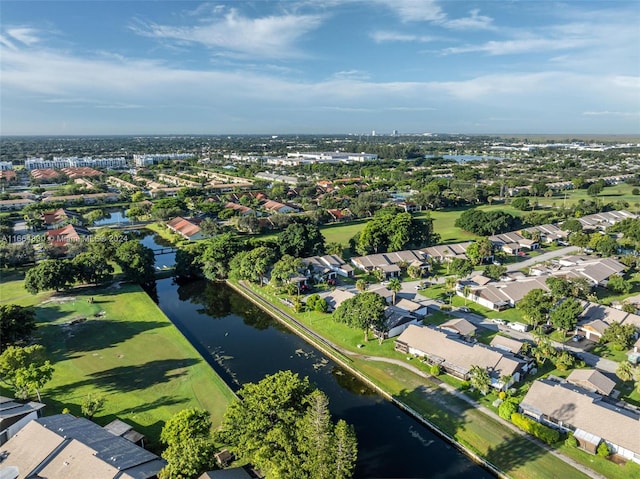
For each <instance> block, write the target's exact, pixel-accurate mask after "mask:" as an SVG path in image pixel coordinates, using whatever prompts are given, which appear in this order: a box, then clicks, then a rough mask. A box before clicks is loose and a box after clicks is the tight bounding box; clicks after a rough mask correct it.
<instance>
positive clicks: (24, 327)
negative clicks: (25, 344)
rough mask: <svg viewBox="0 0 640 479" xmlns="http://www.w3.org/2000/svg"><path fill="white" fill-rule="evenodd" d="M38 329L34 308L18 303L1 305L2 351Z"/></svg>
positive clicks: (0, 335) (0, 349) (0, 348)
mask: <svg viewBox="0 0 640 479" xmlns="http://www.w3.org/2000/svg"><path fill="white" fill-rule="evenodd" d="M35 329H36V313H35V311H34V309H33V308H25V307H22V306H19V305H17V304H2V305H0V351H3V350H4V348H5V347H6V346H8V345H10V344H14V343H17V342H20V341H24V340H26V339H27V338H29V336H31V334H32V333H33V332H34V331H35Z"/></svg>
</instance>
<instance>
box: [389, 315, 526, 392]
mask: <svg viewBox="0 0 640 479" xmlns="http://www.w3.org/2000/svg"><path fill="white" fill-rule="evenodd" d="M395 348H396V350H398V351H401V352H403V353H408V354H413V355H416V356H422V357H425V358H427V360H428V361H429V362H430V363H432V364H438V365H440V367H441V368H442V369H443V370H444V371H445V372H446V373H447V374H450V375H452V376H455V377H457V378H460V379H463V380H468V379H469V377H470V376H469V373H470V371H471V368H472V367H473V366H480V367H482V368H486V369H487V371H488V373H489V375H490V377H491V386H492V387H494V388H497V389H500V390H502V389H504V388H508V387H509V386H510V385H511V384H513V383H514V382H518V381H519V380H520V374H521V373H522V372H526V371H527V370H528V369H529V364H528V363H527V362H526V361H524V360H522V359H519V358H517V357H515V356H513V355H511V354H509V353H506V352H504V351H500V350H497V349H493V348H491V347H489V346H485V345H484V344H480V343H477V342H476V343H470V342H468V341H465V340H463V339H462V338H461V337H460V336H459V335H457V334H452V333H449V332H447V331H443V330H442V329H437V328H433V327H428V326H422V327H421V326H415V325H410V326H409V327H407V329H405V330H404V332H403V333H402V334H401V335H400V336H399V337H398V339H396V342H395ZM505 377H506V378H508V381H506V382H505V381H504V378H505Z"/></svg>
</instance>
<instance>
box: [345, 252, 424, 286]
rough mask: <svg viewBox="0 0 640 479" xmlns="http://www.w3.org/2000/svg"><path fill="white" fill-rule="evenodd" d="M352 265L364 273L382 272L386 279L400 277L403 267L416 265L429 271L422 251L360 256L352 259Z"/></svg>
mask: <svg viewBox="0 0 640 479" xmlns="http://www.w3.org/2000/svg"><path fill="white" fill-rule="evenodd" d="M351 263H352V264H353V265H354V266H355V267H356V268H359V269H361V270H364V271H374V270H379V271H382V272H383V273H384V276H385V279H389V278H395V277H399V276H400V272H401V269H400V266H401V265H406V266H410V265H416V266H418V267H420V268H421V269H423V270H425V271H426V270H427V269H428V265H427V263H426V256H425V254H424V253H423V252H422V251H420V250H404V251H393V252H389V253H377V254H370V255H366V256H358V257H355V258H351Z"/></svg>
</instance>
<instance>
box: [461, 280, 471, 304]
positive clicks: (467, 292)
mask: <svg viewBox="0 0 640 479" xmlns="http://www.w3.org/2000/svg"><path fill="white" fill-rule="evenodd" d="M462 294H463V295H464V305H465V306H466V305H467V299H468V298H469V295H470V294H471V286H469V285H468V284H465V285H464V288H462Z"/></svg>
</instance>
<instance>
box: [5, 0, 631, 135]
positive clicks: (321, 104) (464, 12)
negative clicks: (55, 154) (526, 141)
mask: <svg viewBox="0 0 640 479" xmlns="http://www.w3.org/2000/svg"><path fill="white" fill-rule="evenodd" d="M0 19H1V22H2V23H1V24H0V134H2V135H127V134H150V135H151V134H162V135H163V134H211V135H216V134H337V133H345V134H363V135H371V134H372V133H373V132H374V131H375V135H389V134H392V133H393V132H394V131H397V132H398V134H418V133H424V132H434V133H452V134H456V133H462V134H510V133H511V134H551V133H556V134H577V135H589V134H605V135H606V134H620V135H637V134H640V29H639V28H638V25H639V23H640V3H639V2H637V1H635V0H633V1H615V0H614V1H589V2H552V1H527V0H525V1H515V0H513V1H506V0H505V1H486V0H485V1H475V2H473V1H444V0H443V1H436V0H368V1H360V0H317V1H315V0H314V1H312V0H299V1H295V0H292V1H255V2H250V1H223V2H209V3H205V2H191V1H157V2H152V1H117V2H106V1H86V2H82V1H68V2H58V1H14V0H3V1H2V2H1V3H0Z"/></svg>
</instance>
